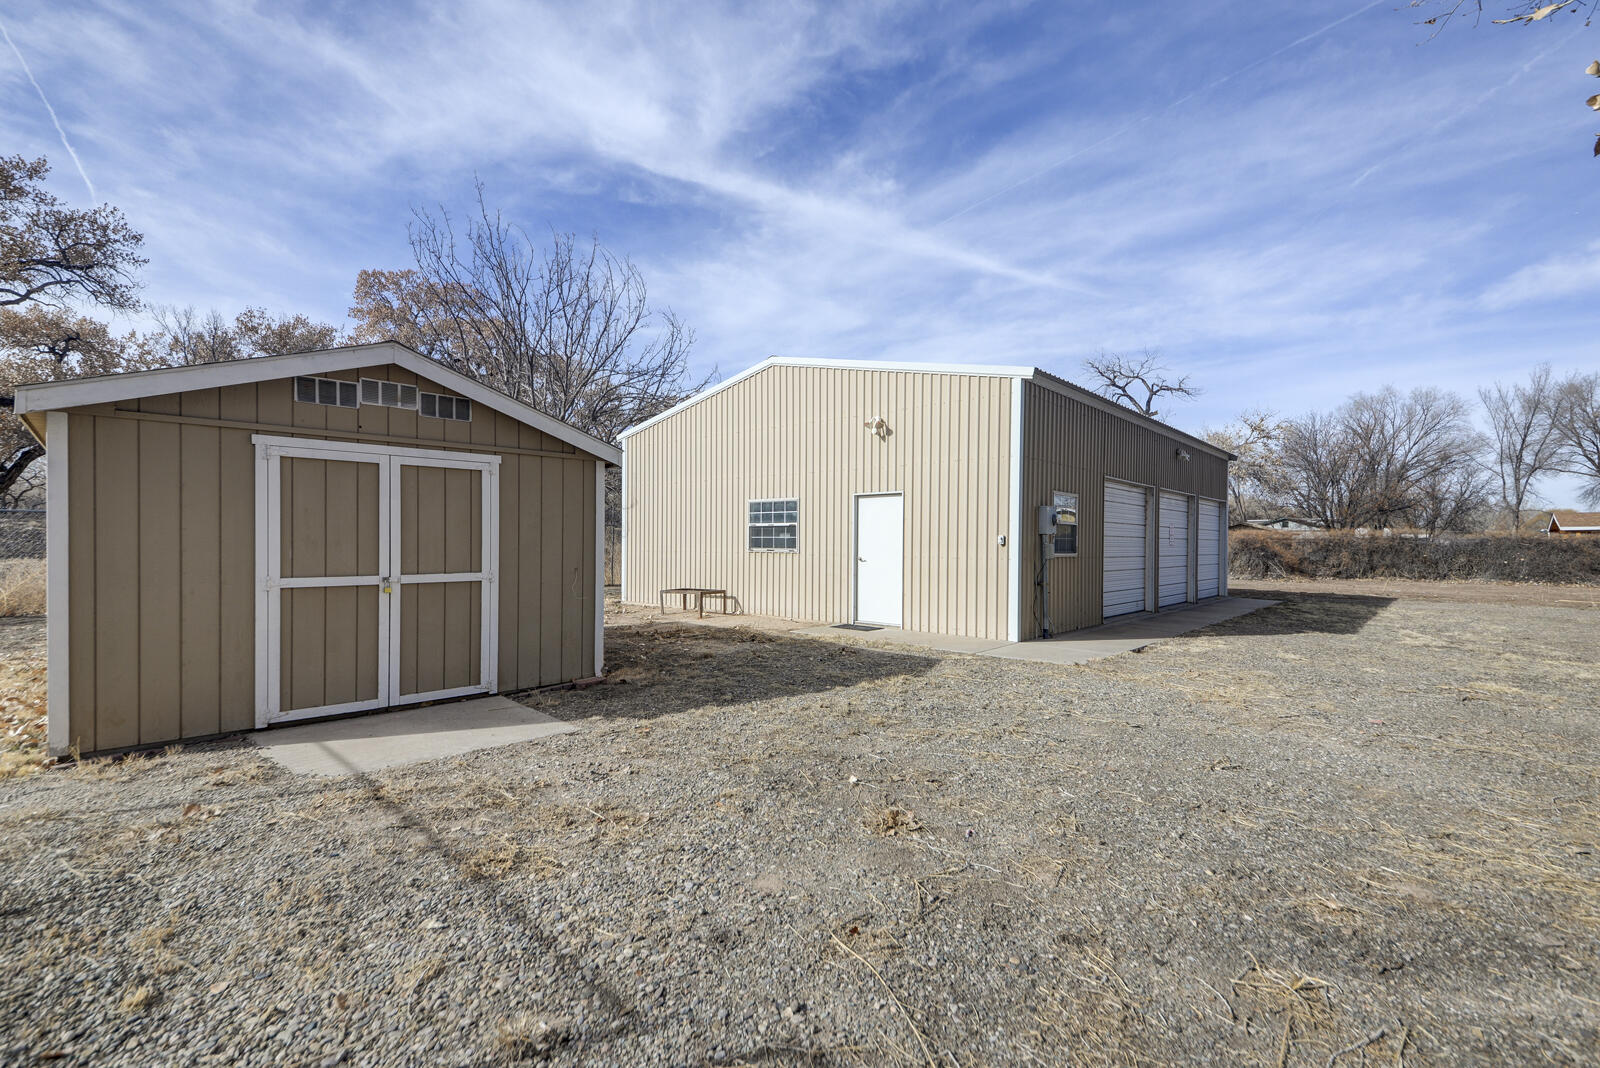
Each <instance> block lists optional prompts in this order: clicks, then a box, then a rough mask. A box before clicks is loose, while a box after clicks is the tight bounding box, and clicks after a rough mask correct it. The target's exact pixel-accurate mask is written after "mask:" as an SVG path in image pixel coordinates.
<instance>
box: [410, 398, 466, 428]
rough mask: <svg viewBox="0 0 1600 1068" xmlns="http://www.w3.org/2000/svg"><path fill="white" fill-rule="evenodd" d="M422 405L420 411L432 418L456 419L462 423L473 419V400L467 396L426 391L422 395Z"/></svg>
mask: <svg viewBox="0 0 1600 1068" xmlns="http://www.w3.org/2000/svg"><path fill="white" fill-rule="evenodd" d="M421 405H422V406H421V408H420V411H421V412H422V414H423V415H426V416H428V417H429V418H430V419H454V420H456V421H457V422H461V423H469V422H471V421H472V402H471V401H469V400H468V399H467V398H465V397H447V396H445V395H444V394H443V393H424V394H422V397H421Z"/></svg>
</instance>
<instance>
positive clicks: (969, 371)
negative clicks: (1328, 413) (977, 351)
mask: <svg viewBox="0 0 1600 1068" xmlns="http://www.w3.org/2000/svg"><path fill="white" fill-rule="evenodd" d="M769 367H827V368H834V369H838V370H847V371H903V372H911V373H914V374H935V375H979V376H986V377H991V378H1010V379H1017V380H1022V381H1027V382H1032V383H1034V384H1035V385H1038V386H1040V387H1042V388H1044V389H1049V390H1053V391H1054V392H1057V393H1062V394H1065V395H1067V396H1069V397H1072V398H1074V399H1075V400H1079V401H1082V402H1083V403H1085V404H1088V405H1090V406H1091V407H1094V408H1099V409H1101V410H1103V411H1107V412H1110V413H1111V414H1113V415H1115V416H1117V417H1119V418H1122V419H1126V420H1127V421H1128V422H1130V423H1137V424H1139V425H1140V426H1143V427H1145V428H1147V429H1150V430H1155V431H1158V432H1160V433H1163V434H1170V435H1171V436H1172V437H1174V438H1177V439H1179V440H1181V441H1183V442H1185V443H1187V444H1189V445H1190V446H1192V447H1194V448H1197V449H1201V450H1203V451H1205V452H1209V453H1211V454H1212V455H1214V456H1220V457H1222V458H1224V459H1227V460H1236V459H1238V457H1237V456H1235V455H1233V453H1231V452H1228V451H1227V450H1226V449H1220V448H1218V447H1217V446H1215V445H1213V444H1211V443H1210V442H1209V441H1206V440H1205V439H1203V438H1198V437H1195V436H1194V435H1193V434H1189V433H1186V432H1184V431H1182V430H1179V429H1178V428H1177V427H1175V426H1168V425H1167V424H1166V423H1163V422H1161V421H1160V420H1159V419H1154V418H1151V417H1150V416H1148V415H1144V414H1142V413H1140V412H1136V411H1134V410H1133V409H1131V408H1128V407H1126V406H1124V405H1121V404H1118V403H1116V402H1115V401H1111V400H1107V399H1106V398H1105V397H1102V396H1100V394H1098V393H1095V392H1093V391H1092V390H1087V389H1084V388H1083V387H1082V386H1079V385H1075V384H1073V383H1071V382H1068V381H1067V380H1066V379H1064V378H1061V377H1059V376H1057V375H1053V374H1050V373H1049V372H1048V371H1044V370H1041V369H1039V368H1037V367H1020V366H1005V365H1000V364H981V363H979V364H971V363H912V362H907V363H902V362H898V361H887V360H840V359H824V358H816V357H806V356H769V357H767V358H766V359H764V360H762V361H761V362H760V363H757V364H754V365H752V366H750V367H747V368H745V369H744V370H743V371H740V372H739V373H738V374H736V375H734V376H733V377H731V378H725V379H723V380H722V381H721V382H718V383H717V384H716V385H714V386H711V387H710V388H708V389H704V390H701V391H700V392H699V393H696V394H695V395H694V396H692V397H688V398H686V399H684V400H682V401H679V402H678V403H677V404H674V405H673V406H672V407H670V408H668V409H667V410H666V411H664V412H661V413H660V414H658V415H655V416H652V417H651V418H649V419H646V420H645V421H644V422H642V423H637V424H635V425H634V426H630V427H629V428H628V429H626V430H624V431H623V432H622V434H621V438H622V440H623V441H626V440H627V439H628V437H629V436H630V435H633V434H637V433H638V432H639V431H641V430H643V429H645V428H646V427H649V426H654V425H655V424H656V423H659V422H661V421H662V420H664V419H669V418H671V417H672V416H674V415H677V414H678V413H679V412H681V411H683V410H684V409H686V408H689V407H692V406H694V405H696V404H699V403H700V402H701V401H703V400H705V399H706V398H707V397H712V396H715V395H716V394H718V393H721V392H722V391H723V390H725V389H727V388H729V387H730V386H733V385H736V384H737V383H739V382H743V381H744V380H745V379H747V378H750V377H752V376H754V375H756V374H759V373H760V372H762V371H765V370H766V369H767V368H769Z"/></svg>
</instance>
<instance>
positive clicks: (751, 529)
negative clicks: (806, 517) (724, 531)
mask: <svg viewBox="0 0 1600 1068" xmlns="http://www.w3.org/2000/svg"><path fill="white" fill-rule="evenodd" d="M746 531H747V541H746V547H747V548H748V549H749V550H750V551H751V552H753V553H757V552H790V553H792V552H795V551H797V550H798V549H799V548H800V502H799V501H797V500H795V499H794V498H793V497H786V498H785V497H780V498H772V499H770V500H760V501H751V502H749V510H748V512H747V514H746Z"/></svg>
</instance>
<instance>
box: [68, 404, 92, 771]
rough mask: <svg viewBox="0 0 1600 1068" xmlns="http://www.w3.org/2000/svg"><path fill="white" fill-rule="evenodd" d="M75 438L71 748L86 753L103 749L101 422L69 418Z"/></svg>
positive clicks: (71, 458) (71, 472) (71, 470)
mask: <svg viewBox="0 0 1600 1068" xmlns="http://www.w3.org/2000/svg"><path fill="white" fill-rule="evenodd" d="M67 433H68V435H69V436H70V437H71V439H72V444H71V446H70V447H69V448H68V449H67V465H68V475H67V490H68V494H69V497H68V531H67V546H68V548H67V552H68V555H69V557H70V561H69V565H68V576H69V587H68V591H67V597H68V604H69V605H70V607H69V609H68V621H69V628H70V631H69V637H68V639H67V649H68V653H67V657H68V659H69V660H70V661H71V665H72V666H71V669H70V674H69V679H70V682H71V686H70V688H69V689H68V691H67V693H68V708H69V716H68V722H67V745H68V746H75V747H76V748H77V749H78V750H80V751H81V752H85V753H92V752H94V751H95V749H97V748H99V746H98V745H97V743H96V741H95V708H96V701H95V593H96V576H95V548H94V546H95V537H96V534H97V533H98V529H99V527H98V521H97V520H96V518H95V469H96V466H97V460H96V458H95V457H96V453H95V420H94V419H93V418H92V417H90V416H86V415H72V416H69V417H68V420H67Z"/></svg>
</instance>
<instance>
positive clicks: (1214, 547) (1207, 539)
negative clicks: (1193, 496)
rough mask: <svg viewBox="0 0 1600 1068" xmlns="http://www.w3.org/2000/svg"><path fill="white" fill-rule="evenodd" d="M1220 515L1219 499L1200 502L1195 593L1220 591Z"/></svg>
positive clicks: (1209, 595) (1203, 594) (1209, 593)
mask: <svg viewBox="0 0 1600 1068" xmlns="http://www.w3.org/2000/svg"><path fill="white" fill-rule="evenodd" d="M1222 515H1223V508H1222V503H1221V502H1220V501H1201V502H1200V529H1199V531H1198V532H1197V535H1196V550H1197V551H1196V554H1195V555H1196V557H1197V560H1198V564H1197V566H1198V568H1199V570H1198V573H1197V574H1196V576H1195V589H1196V595H1197V596H1199V597H1201V598H1205V597H1216V596H1217V595H1219V594H1220V593H1221V592H1222V538H1223V533H1222Z"/></svg>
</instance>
